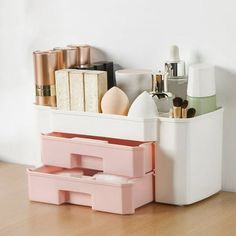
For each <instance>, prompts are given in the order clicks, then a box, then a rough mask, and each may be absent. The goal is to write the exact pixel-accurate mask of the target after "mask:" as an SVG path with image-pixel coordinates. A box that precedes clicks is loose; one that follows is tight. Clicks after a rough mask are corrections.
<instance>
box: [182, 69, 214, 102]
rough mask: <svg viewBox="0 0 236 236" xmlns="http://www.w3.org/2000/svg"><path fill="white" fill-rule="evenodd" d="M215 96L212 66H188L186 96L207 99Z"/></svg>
mask: <svg viewBox="0 0 236 236" xmlns="http://www.w3.org/2000/svg"><path fill="white" fill-rule="evenodd" d="M215 94H216V85H215V70H214V66H212V65H208V64H194V65H191V66H189V77H188V89H187V95H188V96H190V97H209V96H213V95H215Z"/></svg>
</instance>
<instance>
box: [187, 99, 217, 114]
mask: <svg viewBox="0 0 236 236" xmlns="http://www.w3.org/2000/svg"><path fill="white" fill-rule="evenodd" d="M187 100H188V104H189V105H188V106H189V107H193V108H195V109H196V115H197V116H199V115H203V114H205V113H208V112H212V111H215V110H216V95H213V96H208V97H190V96H187Z"/></svg>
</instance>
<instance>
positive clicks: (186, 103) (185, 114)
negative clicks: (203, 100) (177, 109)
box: [181, 100, 188, 118]
mask: <svg viewBox="0 0 236 236" xmlns="http://www.w3.org/2000/svg"><path fill="white" fill-rule="evenodd" d="M187 106H188V101H187V100H184V101H183V103H182V105H181V108H182V109H181V113H182V118H187Z"/></svg>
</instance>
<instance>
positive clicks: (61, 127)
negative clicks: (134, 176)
mask: <svg viewBox="0 0 236 236" xmlns="http://www.w3.org/2000/svg"><path fill="white" fill-rule="evenodd" d="M36 110H37V113H38V114H37V117H38V121H39V129H40V132H41V133H51V132H62V133H71V134H84V135H93V136H99V137H109V138H117V139H127V140H135V141H157V140H158V130H157V127H158V126H157V120H158V118H130V117H127V116H119V115H106V114H100V113H89V112H75V111H61V110H57V109H53V108H51V107H46V106H36Z"/></svg>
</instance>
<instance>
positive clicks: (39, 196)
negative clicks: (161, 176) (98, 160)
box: [28, 166, 154, 214]
mask: <svg viewBox="0 0 236 236" xmlns="http://www.w3.org/2000/svg"><path fill="white" fill-rule="evenodd" d="M97 172H98V171H91V170H86V169H85V170H81V169H63V168H59V167H52V166H43V167H40V168H37V169H28V184H29V199H30V200H32V201H39V202H46V203H52V204H58V205H59V204H63V203H72V204H76V205H84V206H91V207H92V209H93V210H98V211H106V212H112V213H117V214H133V213H134V212H135V209H136V208H138V207H140V206H142V205H145V204H147V203H149V202H152V201H153V197H154V196H153V172H150V173H147V174H146V175H145V176H144V177H142V178H124V177H119V176H116V177H114V176H111V177H112V178H106V180H105V179H104V178H101V177H103V175H100V176H96V175H95V174H96V173H97Z"/></svg>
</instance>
